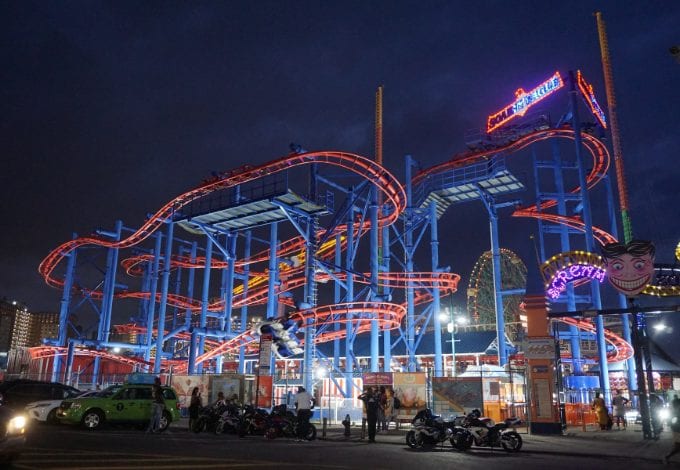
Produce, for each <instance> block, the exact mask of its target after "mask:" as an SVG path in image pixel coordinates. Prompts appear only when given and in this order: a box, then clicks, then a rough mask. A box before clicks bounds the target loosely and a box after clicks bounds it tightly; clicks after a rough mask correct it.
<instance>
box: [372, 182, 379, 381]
mask: <svg viewBox="0 0 680 470" xmlns="http://www.w3.org/2000/svg"><path fill="white" fill-rule="evenodd" d="M370 197H371V205H370V208H369V211H370V218H371V232H370V236H371V250H370V252H371V257H370V264H371V295H370V297H371V301H372V302H376V301H378V300H379V295H378V231H379V230H380V228H379V227H378V188H377V187H376V186H373V187H372V188H371V196H370ZM379 361H380V329H379V325H378V313H376V312H374V313H373V315H372V319H371V372H380V363H379Z"/></svg>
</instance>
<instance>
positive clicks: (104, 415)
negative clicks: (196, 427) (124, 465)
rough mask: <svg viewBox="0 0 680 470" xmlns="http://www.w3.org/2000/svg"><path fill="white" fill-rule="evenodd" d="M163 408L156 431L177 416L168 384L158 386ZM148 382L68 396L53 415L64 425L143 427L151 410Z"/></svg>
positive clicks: (94, 427)
mask: <svg viewBox="0 0 680 470" xmlns="http://www.w3.org/2000/svg"><path fill="white" fill-rule="evenodd" d="M162 390H163V399H164V400H165V410H164V411H163V415H162V417H161V423H160V431H165V430H166V429H167V428H168V426H169V425H170V423H171V422H172V421H177V420H179V418H180V410H179V401H178V400H177V393H176V392H175V390H174V389H173V388H172V387H162ZM151 405H152V396H151V385H148V384H125V385H115V386H112V387H109V388H107V389H105V390H102V391H101V392H99V393H98V394H96V395H93V396H89V397H83V398H69V399H66V400H64V401H62V402H61V406H60V407H59V408H58V409H57V418H58V419H59V421H60V422H62V423H66V424H74V425H81V426H83V427H85V428H87V429H99V428H100V427H102V426H103V425H104V424H105V423H110V424H134V425H139V426H146V425H147V424H148V422H149V420H150V419H151V413H152V406H151Z"/></svg>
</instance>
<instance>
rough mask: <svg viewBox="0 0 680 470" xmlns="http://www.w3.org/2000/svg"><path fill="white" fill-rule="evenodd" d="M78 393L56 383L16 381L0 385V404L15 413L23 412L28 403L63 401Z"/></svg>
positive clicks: (76, 390)
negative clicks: (15, 411) (13, 410)
mask: <svg viewBox="0 0 680 470" xmlns="http://www.w3.org/2000/svg"><path fill="white" fill-rule="evenodd" d="M80 393H81V392H80V391H79V390H78V389H76V388H73V387H70V386H68V385H64V384H60V383H56V382H40V381H38V380H26V379H16V380H6V381H4V382H2V383H0V403H2V405H3V406H7V407H9V408H13V409H15V410H17V411H23V409H24V407H25V406H26V405H27V404H28V403H31V402H34V401H39V400H63V399H65V398H70V397H75V396H76V395H79V394H80Z"/></svg>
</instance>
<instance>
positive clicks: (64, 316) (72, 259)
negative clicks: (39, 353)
mask: <svg viewBox="0 0 680 470" xmlns="http://www.w3.org/2000/svg"><path fill="white" fill-rule="evenodd" d="M76 238H78V235H77V234H75V233H74V234H73V239H74V240H75V239H76ZM76 253H77V250H73V251H71V252H70V253H69V254H68V255H66V256H68V262H67V263H66V276H65V278H64V291H63V293H62V297H61V305H60V309H59V336H58V339H57V340H58V343H57V345H58V346H66V337H67V332H68V313H69V305H70V303H71V289H72V288H73V274H74V272H75V266H76ZM71 365H73V363H71ZM68 367H69V363H68V361H67V362H66V369H67V370H68ZM66 380H70V377H68V376H66ZM60 381H61V356H59V355H56V356H54V362H53V363H52V382H60Z"/></svg>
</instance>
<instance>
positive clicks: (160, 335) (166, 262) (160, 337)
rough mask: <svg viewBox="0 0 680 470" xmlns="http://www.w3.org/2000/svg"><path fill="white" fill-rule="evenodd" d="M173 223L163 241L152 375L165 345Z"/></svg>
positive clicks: (157, 367)
mask: <svg viewBox="0 0 680 470" xmlns="http://www.w3.org/2000/svg"><path fill="white" fill-rule="evenodd" d="M174 229H175V223H174V222H172V221H170V222H168V235H167V238H166V240H165V255H164V256H163V276H162V281H161V304H160V306H159V308H158V327H157V330H156V358H155V361H154V365H153V372H154V374H159V373H160V372H161V361H162V359H163V345H164V343H165V338H164V336H165V314H166V311H167V308H168V289H169V287H170V271H171V270H172V263H171V260H172V238H173V234H174Z"/></svg>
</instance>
